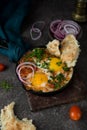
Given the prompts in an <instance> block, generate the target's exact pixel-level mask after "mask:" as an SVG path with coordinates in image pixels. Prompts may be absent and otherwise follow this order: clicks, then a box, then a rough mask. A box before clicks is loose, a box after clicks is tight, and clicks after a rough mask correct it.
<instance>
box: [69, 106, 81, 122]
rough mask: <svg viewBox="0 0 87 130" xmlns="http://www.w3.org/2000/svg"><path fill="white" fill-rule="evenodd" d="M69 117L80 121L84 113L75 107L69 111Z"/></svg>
mask: <svg viewBox="0 0 87 130" xmlns="http://www.w3.org/2000/svg"><path fill="white" fill-rule="evenodd" d="M69 116H70V118H71V119H72V120H79V119H80V118H81V117H82V111H81V109H80V107H79V106H77V105H73V106H72V107H71V108H70V110H69Z"/></svg>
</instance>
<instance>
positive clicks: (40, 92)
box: [17, 46, 74, 96]
mask: <svg viewBox="0 0 87 130" xmlns="http://www.w3.org/2000/svg"><path fill="white" fill-rule="evenodd" d="M36 48H37V47H36ZM38 48H45V46H39V47H38ZM33 49H34V48H33ZM31 50H32V49H30V50H29V51H31ZM20 59H21V58H20ZM19 62H20V60H19ZM17 65H18V64H17ZM73 71H74V70H73ZM17 77H18V75H17ZM72 77H73V72H72V76H71V79H70V80H69V81H68V83H67V84H65V85H64V86H62V87H61V88H59V89H58V90H55V91H51V92H42V91H34V90H27V89H26V86H25V85H24V84H22V87H23V89H25V90H26V91H27V92H30V93H33V94H35V95H40V96H52V95H55V94H58V93H60V92H62V91H64V89H65V88H67V87H69V86H70V83H71V81H72Z"/></svg>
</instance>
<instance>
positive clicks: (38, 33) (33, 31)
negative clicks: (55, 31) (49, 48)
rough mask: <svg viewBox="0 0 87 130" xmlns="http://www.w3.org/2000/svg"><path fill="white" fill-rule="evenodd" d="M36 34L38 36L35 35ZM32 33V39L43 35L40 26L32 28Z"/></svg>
mask: <svg viewBox="0 0 87 130" xmlns="http://www.w3.org/2000/svg"><path fill="white" fill-rule="evenodd" d="M35 34H36V35H37V36H35ZM30 35H31V39H32V40H38V39H39V38H40V37H41V35H42V32H41V31H40V30H39V29H38V28H37V29H30Z"/></svg>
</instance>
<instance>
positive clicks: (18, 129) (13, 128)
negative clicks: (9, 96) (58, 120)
mask: <svg viewBox="0 0 87 130" xmlns="http://www.w3.org/2000/svg"><path fill="white" fill-rule="evenodd" d="M14 105H15V102H12V103H11V104H9V105H7V106H5V107H4V108H3V109H1V130H36V127H35V126H34V125H33V124H32V120H28V119H27V118H24V119H22V120H19V119H18V118H17V117H16V116H15V115H14V111H13V108H14Z"/></svg>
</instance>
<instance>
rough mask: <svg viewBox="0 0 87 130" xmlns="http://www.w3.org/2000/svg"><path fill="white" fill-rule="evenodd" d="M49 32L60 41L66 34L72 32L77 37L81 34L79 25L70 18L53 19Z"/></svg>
mask: <svg viewBox="0 0 87 130" xmlns="http://www.w3.org/2000/svg"><path fill="white" fill-rule="evenodd" d="M50 32H51V33H52V35H53V37H54V38H56V39H58V40H60V41H61V40H62V39H64V37H65V36H66V35H67V34H73V35H74V36H75V37H76V38H77V37H78V36H79V35H80V34H81V27H80V26H79V25H78V24H77V23H76V22H74V21H72V20H55V21H52V22H51V24H50Z"/></svg>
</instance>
